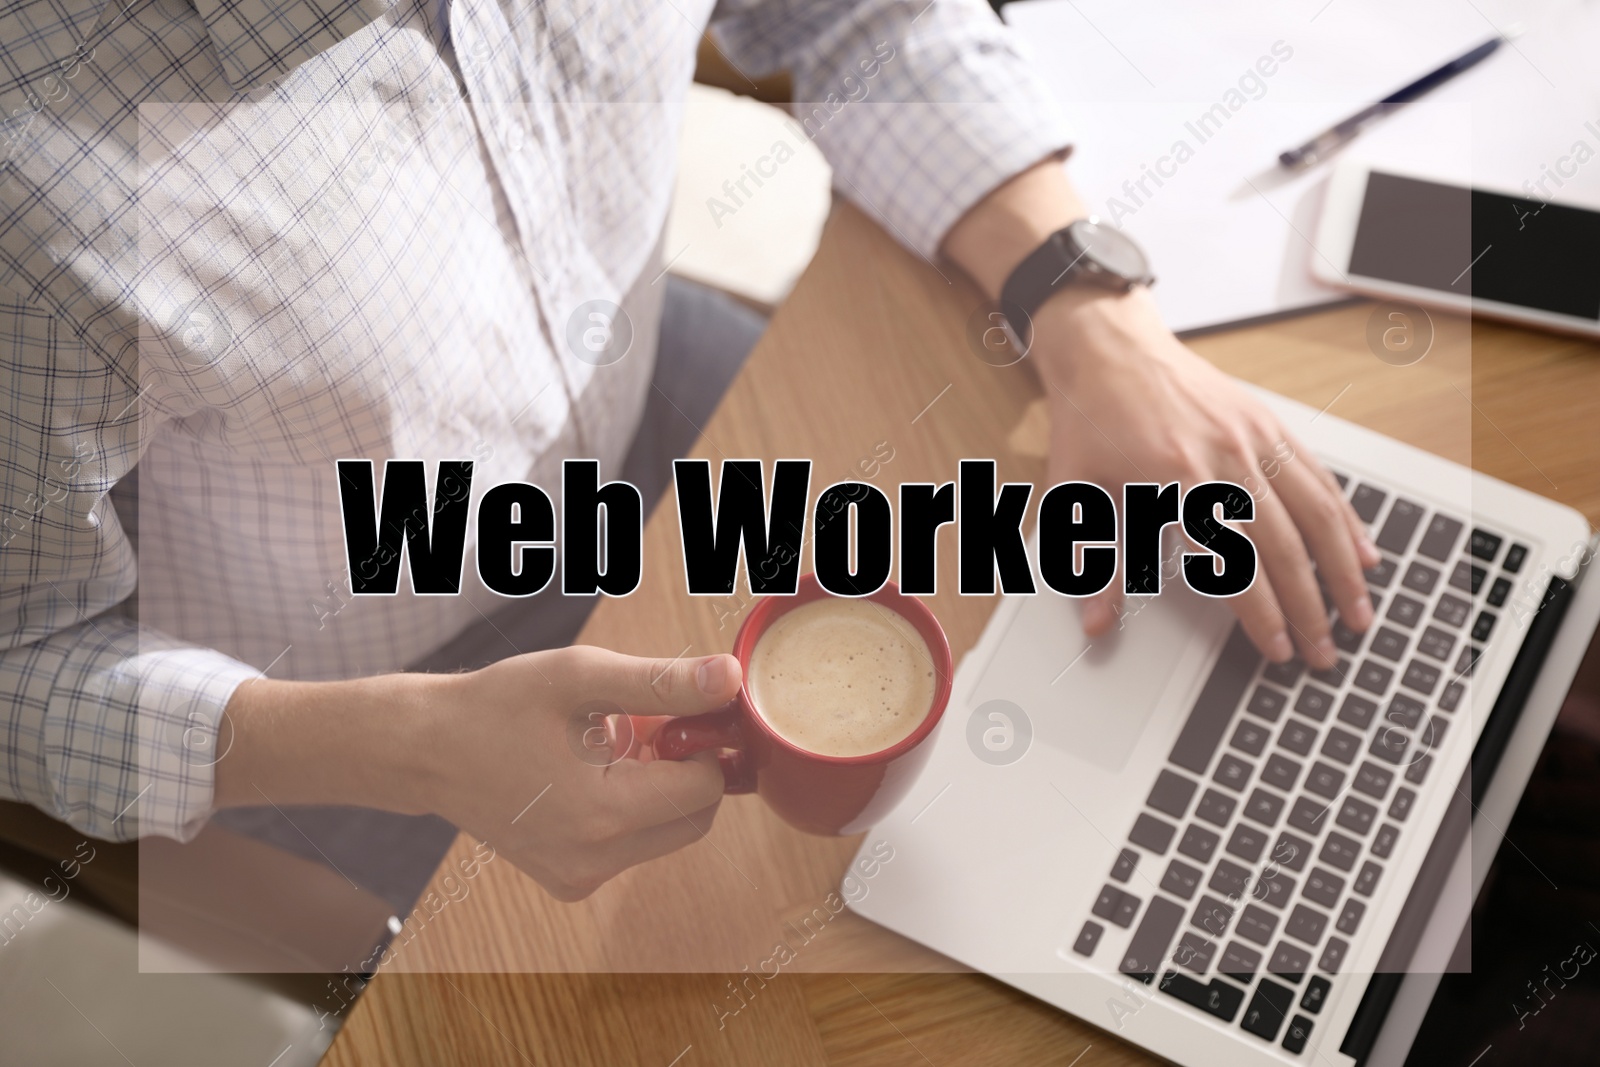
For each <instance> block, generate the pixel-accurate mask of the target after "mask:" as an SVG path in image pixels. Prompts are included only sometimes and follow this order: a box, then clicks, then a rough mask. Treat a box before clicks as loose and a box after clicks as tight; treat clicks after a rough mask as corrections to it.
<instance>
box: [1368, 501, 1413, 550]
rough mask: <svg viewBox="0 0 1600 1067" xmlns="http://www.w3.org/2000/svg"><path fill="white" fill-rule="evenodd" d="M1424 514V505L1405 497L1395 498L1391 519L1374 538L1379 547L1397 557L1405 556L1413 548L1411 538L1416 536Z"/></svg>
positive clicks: (1391, 509)
mask: <svg viewBox="0 0 1600 1067" xmlns="http://www.w3.org/2000/svg"><path fill="white" fill-rule="evenodd" d="M1422 513H1423V508H1422V505H1420V504H1413V503H1412V502H1411V501H1409V500H1407V499H1406V498H1405V497H1395V501H1394V506H1393V507H1391V508H1390V509H1389V517H1388V518H1387V519H1385V520H1384V522H1383V529H1382V530H1379V531H1378V536H1377V537H1376V538H1374V540H1375V541H1377V543H1378V547H1379V548H1381V549H1383V550H1384V551H1385V552H1393V553H1394V554H1395V555H1397V556H1403V555H1405V554H1406V549H1408V548H1410V547H1411V538H1412V536H1413V535H1415V534H1416V532H1417V526H1418V525H1420V524H1421V522H1422Z"/></svg>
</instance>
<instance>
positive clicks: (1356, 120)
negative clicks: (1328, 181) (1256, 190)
mask: <svg viewBox="0 0 1600 1067" xmlns="http://www.w3.org/2000/svg"><path fill="white" fill-rule="evenodd" d="M1515 35H1516V34H1515V33H1514V32H1509V31H1508V32H1507V33H1501V34H1496V35H1495V36H1493V37H1491V38H1489V39H1488V40H1487V41H1485V42H1483V43H1482V44H1480V45H1479V46H1478V47H1476V48H1474V49H1473V50H1472V51H1470V52H1468V53H1466V54H1465V55H1462V56H1458V57H1457V58H1455V59H1452V60H1451V61H1450V62H1448V63H1446V64H1445V65H1444V66H1442V67H1440V68H1439V69H1438V70H1433V71H1429V72H1428V73H1427V74H1424V75H1423V76H1422V77H1420V78H1418V79H1417V80H1416V81H1414V82H1412V83H1411V84H1410V85H1407V86H1405V87H1403V88H1400V89H1396V90H1395V91H1394V92H1392V93H1390V94H1389V95H1388V96H1386V97H1384V98H1383V99H1382V100H1379V101H1378V102H1377V103H1376V104H1373V105H1372V106H1371V107H1367V108H1363V109H1362V110H1360V111H1357V112H1356V113H1355V114H1354V115H1351V116H1350V117H1349V118H1347V119H1345V120H1344V121H1343V122H1341V123H1339V124H1337V125H1335V126H1332V127H1330V128H1328V129H1326V130H1324V131H1323V132H1321V133H1319V134H1317V135H1316V136H1315V137H1313V138H1311V140H1309V141H1307V142H1306V143H1305V144H1303V145H1301V146H1300V147H1298V148H1291V149H1289V150H1288V151H1287V152H1284V153H1282V154H1280V155H1279V156H1278V163H1279V164H1280V165H1281V166H1282V167H1283V168H1284V169H1285V170H1304V169H1305V168H1306V167H1309V166H1311V165H1312V164H1313V163H1316V162H1318V161H1319V160H1322V159H1324V158H1326V157H1327V156H1328V155H1329V154H1330V153H1332V152H1333V151H1334V150H1335V149H1338V148H1340V147H1342V146H1343V145H1345V144H1347V143H1348V142H1350V141H1351V140H1353V139H1354V138H1355V136H1356V134H1358V133H1360V132H1361V131H1362V129H1364V128H1365V127H1366V126H1367V124H1368V123H1371V122H1375V121H1377V120H1378V119H1380V118H1382V117H1383V116H1384V115H1387V114H1388V113H1389V112H1391V111H1393V110H1395V109H1396V108H1398V107H1399V106H1400V105H1402V104H1409V103H1410V102H1411V101H1413V100H1415V99H1416V98H1417V97H1419V96H1421V95H1423V94H1424V93H1428V92H1432V91H1433V90H1434V89H1437V88H1438V87H1439V86H1441V85H1443V84H1444V83H1445V82H1447V81H1449V80H1450V79H1451V78H1454V77H1455V76H1456V75H1457V74H1460V73H1461V72H1462V71H1465V70H1469V69H1471V68H1472V67H1475V66H1477V65H1478V64H1479V63H1481V62H1483V61H1484V60H1485V59H1487V58H1489V56H1491V55H1493V54H1494V50H1495V49H1497V48H1499V47H1500V45H1501V44H1503V43H1504V42H1505V41H1507V40H1509V39H1510V38H1511V37H1514V36H1515Z"/></svg>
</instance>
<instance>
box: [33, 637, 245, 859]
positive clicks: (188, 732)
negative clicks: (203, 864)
mask: <svg viewBox="0 0 1600 1067" xmlns="http://www.w3.org/2000/svg"><path fill="white" fill-rule="evenodd" d="M67 636H68V635H67V634H58V635H56V636H55V637H53V638H50V639H47V640H46V641H44V642H40V643H39V644H36V645H34V646H31V651H32V653H33V655H34V656H35V657H40V658H56V659H57V663H55V664H53V665H50V664H46V663H42V662H39V660H38V659H36V660H35V662H34V664H33V668H34V670H35V671H37V672H39V674H42V675H44V676H46V677H49V678H51V679H52V681H51V685H50V689H49V693H48V696H47V697H46V699H45V700H44V701H42V702H40V703H35V704H33V706H34V708H35V709H36V712H37V717H38V718H37V722H36V724H35V728H34V729H33V730H26V729H25V730H24V731H23V732H31V733H34V734H35V736H37V737H39V738H40V739H41V740H42V742H43V744H42V746H41V748H42V752H43V754H44V773H43V774H42V775H41V779H42V781H41V782H40V784H41V785H43V786H44V787H45V788H46V789H48V794H47V795H43V796H25V797H23V798H22V799H25V800H27V801H28V802H30V803H32V804H34V805H35V806H36V807H39V808H42V809H43V810H45V811H47V812H50V813H51V814H53V815H54V816H55V817H56V818H58V819H61V820H62V821H64V822H67V823H70V824H71V825H72V826H75V827H77V828H78V829H79V830H82V831H83V832H84V833H86V834H89V835H91V836H93V837H98V838H103V839H106V840H111V841H127V840H132V839H134V838H137V837H146V836H151V835H159V836H162V837H171V838H176V839H177V840H179V841H188V840H190V839H191V838H193V837H194V836H195V835H196V834H197V833H199V832H200V830H201V828H202V827H203V826H204V825H205V822H206V820H207V818H208V817H209V816H210V814H211V803H212V798H213V796H214V784H215V773H216V764H217V763H218V762H219V761H220V760H221V759H225V758H226V757H227V751H226V748H227V745H228V744H229V742H230V740H231V736H232V734H231V731H219V729H218V726H219V723H220V721H221V719H222V712H223V709H224V708H226V707H227V705H228V701H229V700H230V699H231V698H232V696H233V692H234V690H235V689H236V688H238V686H239V684H240V683H241V682H243V681H245V680H247V679H250V678H258V677H261V672H260V671H257V670H256V669H255V668H253V667H251V666H249V665H247V664H244V663H241V662H239V661H238V660H235V659H232V658H231V657H229V656H226V655H224V654H222V653H221V652H217V651H214V650H212V649H207V648H200V647H196V646H193V645H188V644H185V643H183V642H181V641H178V640H177V639H175V638H171V637H168V636H167V635H165V634H161V633H159V632H156V631H151V630H141V629H139V628H138V627H137V626H136V625H135V624H133V623H132V622H129V621H127V620H115V619H114V618H113V617H109V616H102V617H101V618H99V619H97V620H95V623H94V628H93V630H92V631H91V635H90V639H89V640H88V641H84V640H82V639H80V640H79V641H78V642H76V643H75V644H74V645H73V646H72V647H68V648H62V647H61V644H62V639H63V638H65V637H67ZM58 650H59V651H58ZM52 653H53V655H52ZM48 666H54V668H55V669H54V670H40V668H45V667H48ZM36 676H38V675H36ZM219 733H220V736H221V746H222V747H221V749H220V750H219V747H218V746H219Z"/></svg>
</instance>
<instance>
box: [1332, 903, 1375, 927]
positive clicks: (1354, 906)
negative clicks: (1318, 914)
mask: <svg viewBox="0 0 1600 1067" xmlns="http://www.w3.org/2000/svg"><path fill="white" fill-rule="evenodd" d="M1366 913H1367V906H1366V905H1365V904H1363V903H1361V901H1359V900H1347V901H1345V902H1344V907H1343V908H1341V909H1339V921H1338V922H1336V923H1334V924H1333V928H1334V929H1335V930H1337V931H1339V932H1340V933H1341V934H1346V935H1350V934H1354V933H1355V932H1356V927H1358V926H1360V925H1361V917H1362V916H1363V915H1365V914H1366Z"/></svg>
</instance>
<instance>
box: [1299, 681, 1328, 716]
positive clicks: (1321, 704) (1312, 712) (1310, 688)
mask: <svg viewBox="0 0 1600 1067" xmlns="http://www.w3.org/2000/svg"><path fill="white" fill-rule="evenodd" d="M1294 710H1295V711H1297V712H1299V713H1300V714H1301V715H1304V716H1305V717H1306V718H1308V719H1312V720H1314V721H1316V722H1321V721H1322V720H1323V719H1326V718H1327V717H1328V712H1330V711H1332V710H1333V694H1332V693H1330V692H1328V691H1327V690H1326V689H1322V688H1319V687H1317V686H1314V685H1312V684H1311V683H1309V682H1307V683H1306V686H1305V688H1303V689H1301V690H1300V696H1299V697H1298V698H1297V699H1296V700H1295V702H1294Z"/></svg>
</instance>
